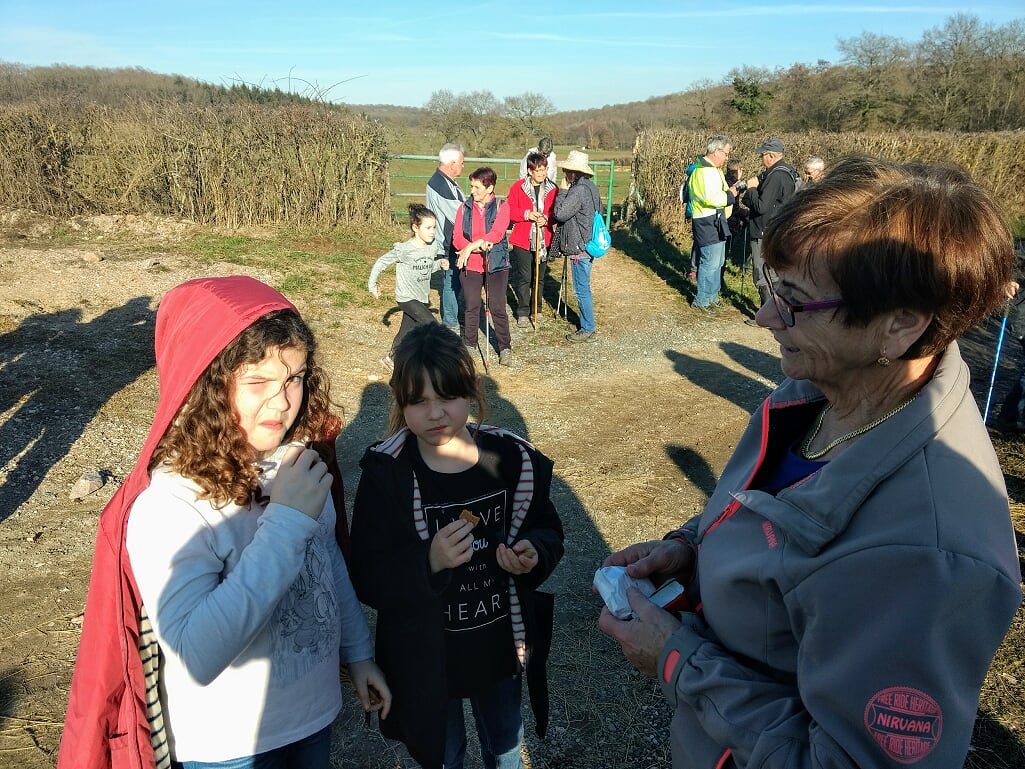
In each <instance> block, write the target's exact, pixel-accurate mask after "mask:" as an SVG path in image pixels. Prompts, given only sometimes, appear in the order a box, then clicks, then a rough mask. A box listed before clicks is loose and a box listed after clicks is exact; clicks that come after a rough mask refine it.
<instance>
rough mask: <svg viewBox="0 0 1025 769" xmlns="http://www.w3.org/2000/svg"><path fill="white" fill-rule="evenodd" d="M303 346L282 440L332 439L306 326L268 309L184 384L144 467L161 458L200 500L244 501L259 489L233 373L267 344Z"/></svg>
mask: <svg viewBox="0 0 1025 769" xmlns="http://www.w3.org/2000/svg"><path fill="white" fill-rule="evenodd" d="M276 347H277V348H286V349H289V348H292V349H299V350H304V351H305V352H306V375H305V379H304V382H303V385H304V387H303V403H302V406H301V407H300V409H299V415H298V416H297V417H296V420H295V423H294V424H293V425H292V427H291V429H289V431H288V433H287V434H286V435H285V438H284V442H288V441H302V442H303V443H310V442H313V441H324V440H332V439H334V437H335V436H336V435H337V434H338V432H339V430H340V429H341V424H342V421H341V418H340V417H338V416H337V415H336V414H334V413H333V412H332V411H331V397H330V384H329V382H328V378H327V374H326V373H325V372H324V370H323V369H322V368H321V367H320V366H319V365H318V363H317V359H316V342H315V340H314V338H313V332H311V331H310V328H309V326H307V325H306V323H305V322H304V321H303V319H302V318H300V317H299V315H298V314H296V313H295V312H294V311H292V310H275V311H274V312H270V313H267V314H266V315H264V316H263V317H261V318H259V319H258V320H257V321H256V322H254V323H253V324H252V325H251V326H249V327H248V328H246V329H245V330H244V331H242V333H240V334H239V335H238V336H237V337H235V338H234V339H233V340H232V341H231V342H230V343H229V344H228V345H227V346H226V347H225V348H224V349H223V350H221V352H220V353H219V354H218V355H217V357H216V358H214V359H213V361H212V362H211V363H210V365H209V366H207V368H206V370H205V371H204V372H203V373H202V374H201V375H200V376H199V378H198V379H197V380H196V382H195V383H194V384H193V385H192V389H191V390H190V391H189V395H188V397H187V398H186V399H185V403H184V404H183V405H182V407H181V408H180V409H179V410H178V413H177V414H176V415H175V418H174V420H173V421H172V423H171V426H170V427H168V429H167V432H166V433H164V437H163V438H161V440H160V443H159V444H158V445H157V448H156V450H155V451H154V452H153V458H152V460H150V464H149V469H150V470H151V471H152V470H153V468H154V467H156V466H157V465H158V464H160V463H167V464H168V465H169V466H170V467H171V469H172V470H174V471H175V472H176V473H178V474H179V475H182V476H184V477H186V478H189V479H191V480H193V481H195V482H196V483H197V484H199V486H200V488H202V490H203V493H202V494H200V497H199V498H200V499H209V500H211V501H212V502H213V503H214V504H216V505H224V504H227V503H228V502H234V503H235V504H237V505H245V504H248V503H249V501H250V500H251V499H253V497H254V495H256V494H257V493H258V491H259V475H260V471H259V469H258V468H257V467H256V465H255V464H254V462H255V460H256V459H257V456H256V451H255V450H254V449H253V447H252V446H250V445H249V442H248V440H247V439H246V435H245V433H244V432H243V431H242V429H241V428H240V427H239V424H238V414H237V412H236V411H235V407H234V394H235V380H236V377H237V376H238V374H239V372H241V371H242V370H243V368H244V367H245V366H246V365H248V364H251V363H259V362H260V361H261V360H263V359H264V357H266V355H267V352H268V351H269V350H270V349H272V348H276Z"/></svg>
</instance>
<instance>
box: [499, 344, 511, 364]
mask: <svg viewBox="0 0 1025 769" xmlns="http://www.w3.org/2000/svg"><path fill="white" fill-rule="evenodd" d="M498 364H499V365H500V366H511V365H512V350H510V349H509V348H508V347H507V348H505V349H504V350H502V351H501V352H500V353H498Z"/></svg>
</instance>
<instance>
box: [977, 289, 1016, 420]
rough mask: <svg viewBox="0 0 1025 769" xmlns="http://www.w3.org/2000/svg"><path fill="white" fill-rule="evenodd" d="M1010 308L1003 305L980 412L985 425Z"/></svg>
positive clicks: (1008, 304)
mask: <svg viewBox="0 0 1025 769" xmlns="http://www.w3.org/2000/svg"><path fill="white" fill-rule="evenodd" d="M1010 308H1011V303H1010V302H1008V303H1007V304H1005V305H1004V319H1003V320H1001V321H1000V336H998V337H997V352H996V355H994V356H993V373H992V374H990V376H989V392H987V393H986V409H985V410H984V411H983V412H982V423H983V424H986V420H987V419H989V402H990V399H992V397H993V385H994V384H996V381H997V367H998V366H999V365H1000V348H1001V347H1002V346H1003V344H1004V332H1005V331H1006V330H1007V313H1008V311H1009V310H1010Z"/></svg>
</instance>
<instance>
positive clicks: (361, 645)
mask: <svg viewBox="0 0 1025 769" xmlns="http://www.w3.org/2000/svg"><path fill="white" fill-rule="evenodd" d="M331 568H332V569H333V570H334V575H335V596H336V598H337V600H338V618H339V620H340V621H341V625H342V640H341V644H340V645H339V657H340V659H341V661H342V663H349V662H359V661H361V660H368V659H370V658H371V657H373V656H374V647H373V643H372V642H371V640H370V629H369V628H368V627H367V620H366V617H365V616H364V615H363V605H362V604H361V603H360V602H359V599H358V598H356V591H355V590H353V589H352V582H351V581H350V580H349V568H348V567H347V566H346V565H345V558H344V557H343V556H342V551H341V550H339V549H338V547H337V546H335V547H332V548H331Z"/></svg>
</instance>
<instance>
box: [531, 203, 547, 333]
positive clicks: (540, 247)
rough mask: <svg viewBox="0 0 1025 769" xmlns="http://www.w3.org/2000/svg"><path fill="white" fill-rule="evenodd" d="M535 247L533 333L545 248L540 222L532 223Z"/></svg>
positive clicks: (532, 296)
mask: <svg viewBox="0 0 1025 769" xmlns="http://www.w3.org/2000/svg"><path fill="white" fill-rule="evenodd" d="M534 232H535V236H534V239H535V246H536V248H535V249H534V291H533V293H532V294H531V298H532V299H533V306H534V333H537V284H538V280H539V276H540V274H541V257H542V252H543V251H544V248H545V238H544V232H543V231H542V229H541V222H534Z"/></svg>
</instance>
